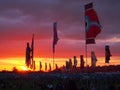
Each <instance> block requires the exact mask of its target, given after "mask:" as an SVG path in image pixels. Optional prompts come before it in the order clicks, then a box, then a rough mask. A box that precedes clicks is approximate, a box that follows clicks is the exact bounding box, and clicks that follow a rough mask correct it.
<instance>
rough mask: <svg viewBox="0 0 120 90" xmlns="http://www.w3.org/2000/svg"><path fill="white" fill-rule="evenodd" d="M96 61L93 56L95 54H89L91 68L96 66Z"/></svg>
mask: <svg viewBox="0 0 120 90" xmlns="http://www.w3.org/2000/svg"><path fill="white" fill-rule="evenodd" d="M96 61H97V58H96V56H95V53H94V51H92V52H91V66H92V67H95V66H96Z"/></svg>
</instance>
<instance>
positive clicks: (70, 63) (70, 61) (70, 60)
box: [69, 59, 72, 69]
mask: <svg viewBox="0 0 120 90" xmlns="http://www.w3.org/2000/svg"><path fill="white" fill-rule="evenodd" d="M69 67H70V69H72V59H69Z"/></svg>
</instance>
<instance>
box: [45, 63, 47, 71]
mask: <svg viewBox="0 0 120 90" xmlns="http://www.w3.org/2000/svg"><path fill="white" fill-rule="evenodd" d="M45 71H47V63H46V62H45Z"/></svg>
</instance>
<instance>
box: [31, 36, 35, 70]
mask: <svg viewBox="0 0 120 90" xmlns="http://www.w3.org/2000/svg"><path fill="white" fill-rule="evenodd" d="M33 58H34V34H33V37H32V43H31V68H33V64H34V62H33Z"/></svg>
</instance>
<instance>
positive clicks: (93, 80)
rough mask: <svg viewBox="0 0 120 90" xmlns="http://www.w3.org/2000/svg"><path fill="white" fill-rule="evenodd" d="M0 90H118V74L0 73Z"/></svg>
mask: <svg viewBox="0 0 120 90" xmlns="http://www.w3.org/2000/svg"><path fill="white" fill-rule="evenodd" d="M0 90H120V72H98V73H53V72H52V73H42V72H34V73H33V72H27V73H26V72H24V73H16V72H1V73H0Z"/></svg>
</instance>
